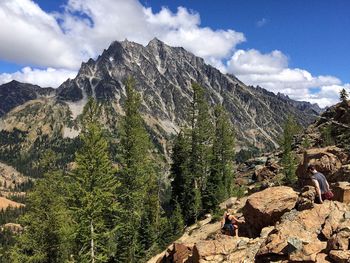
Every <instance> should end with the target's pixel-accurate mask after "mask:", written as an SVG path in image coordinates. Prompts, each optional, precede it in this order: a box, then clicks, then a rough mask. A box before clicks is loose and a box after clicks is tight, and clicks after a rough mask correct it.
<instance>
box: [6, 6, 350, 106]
mask: <svg viewBox="0 0 350 263" xmlns="http://www.w3.org/2000/svg"><path fill="white" fill-rule="evenodd" d="M180 6H181V7H183V8H180V9H179V7H180ZM18 10H20V11H18ZM28 10H29V11H28ZM1 11H2V12H3V13H1ZM4 14H6V18H7V19H8V20H9V22H8V25H6V24H5V25H3V26H2V27H3V30H1V28H0V37H1V40H4V39H5V38H6V36H8V35H9V34H10V35H11V37H12V33H13V35H14V36H13V40H11V41H5V43H4V42H3V41H2V42H3V46H5V45H7V46H5V47H3V48H1V47H0V82H1V81H2V82H5V80H10V79H13V78H18V79H19V80H26V81H28V80H31V81H32V82H37V83H38V84H41V85H43V84H47V85H51V86H57V85H59V83H60V82H61V81H62V79H64V78H66V77H74V74H75V73H76V71H77V69H78V68H79V65H80V63H81V60H86V59H87V58H88V57H90V56H91V57H94V56H97V55H98V54H99V53H100V52H101V51H102V49H103V48H106V47H107V46H108V45H109V43H110V42H111V41H112V40H114V39H115V40H123V39H124V38H128V39H130V40H133V41H136V42H140V43H142V44H147V42H148V41H149V40H150V39H151V38H152V37H154V36H156V37H158V38H160V39H161V40H163V41H165V42H166V43H167V44H169V45H174V46H184V47H185V48H186V49H188V50H189V51H191V52H193V53H195V54H196V55H199V56H202V57H204V58H205V60H206V61H207V63H210V64H212V65H214V66H216V67H218V68H219V69H220V70H222V71H223V72H228V73H233V74H235V75H237V76H238V77H239V78H241V79H242V80H243V81H244V82H246V83H247V84H251V85H260V86H262V87H264V88H266V89H269V90H271V91H273V92H275V93H277V92H283V93H285V94H288V95H289V96H291V97H292V98H295V99H298V100H301V99H305V100H308V101H310V102H317V103H319V104H320V105H321V106H327V105H330V104H332V103H335V102H336V99H337V93H338V91H339V89H341V88H343V87H345V88H346V89H348V88H349V87H350V85H349V84H348V83H349V82H350V67H349V61H350V51H349V47H350V34H349V33H348V30H349V28H350V1H348V0H333V1H330V0H308V1H302V0H294V1H287V0H285V1H277V0H274V1H272V0H265V1H260V0H255V1H253V0H233V1H224V0H222V1H219V0H217V1H211V0H201V1H199V0H187V1H185V0H167V1H160V0H140V1H137V0H113V1H112V0H100V1H97V0H85V1H84V0H74V1H72V0H71V1H69V2H68V1H67V0H50V1H46V0H35V1H32V0H3V1H1V2H0V19H1V15H3V16H4ZM126 15H127V16H126ZM142 15H144V16H145V17H144V19H145V20H144V21H142V19H141V18H140V17H141V16H142ZM86 18H89V19H88V20H87V19H86ZM129 19H130V20H129ZM17 21H21V22H22V23H24V24H27V25H30V27H28V28H26V27H27V25H23V26H22V27H21V26H13V25H14V24H16V25H17V24H18V25H21V23H19V22H17ZM55 21H56V22H55ZM57 21H59V23H58V22H57ZM10 22H12V24H11V23H10ZM89 23H90V24H89ZM5 27H7V30H6V28H5ZM10 27H13V30H11V28H10ZM118 27H120V28H123V30H122V29H120V28H118ZM103 30H105V32H102V31H103ZM1 31H4V32H1ZM59 31H61V32H59ZM21 34H22V35H23V34H24V35H25V36H26V37H27V38H25V37H23V38H21V37H20V35H21ZM45 34H46V35H45ZM27 39H30V40H27ZM35 39H38V41H36V40H35ZM53 39H56V41H53ZM39 40H42V42H40V41H39ZM27 41H28V43H26V42H27ZM211 41H212V43H210V42H211ZM208 42H209V43H208ZM12 43H16V44H14V45H12ZM40 43H42V46H41V48H42V49H43V50H41V49H40ZM81 43H84V44H81ZM201 43H206V45H204V46H203V45H201ZM46 44H47V45H46ZM77 45H82V46H81V48H77ZM37 46H38V47H37ZM27 49H28V51H27V53H26V52H25V51H26V50H27ZM36 52H37V53H38V54H36ZM53 53H54V55H52V54H53ZM23 68H25V69H24V70H23ZM50 79H54V81H52V83H51V82H50V81H49V80H50Z"/></svg>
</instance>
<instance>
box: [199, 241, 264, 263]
mask: <svg viewBox="0 0 350 263" xmlns="http://www.w3.org/2000/svg"><path fill="white" fill-rule="evenodd" d="M262 240H263V239H260V238H258V239H249V238H234V237H230V236H225V235H220V236H218V237H216V239H215V240H204V241H200V242H198V243H197V244H195V246H194V248H193V257H192V262H193V263H199V262H201V263H216V262H232V263H233V262H243V260H245V261H244V262H254V258H255V254H256V252H257V251H258V249H259V247H260V245H261V242H262Z"/></svg>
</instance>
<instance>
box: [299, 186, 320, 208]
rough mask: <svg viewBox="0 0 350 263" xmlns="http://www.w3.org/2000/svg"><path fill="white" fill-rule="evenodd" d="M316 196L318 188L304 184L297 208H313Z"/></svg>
mask: <svg viewBox="0 0 350 263" xmlns="http://www.w3.org/2000/svg"><path fill="white" fill-rule="evenodd" d="M315 197H316V189H315V187H313V186H310V185H307V186H304V187H303V189H302V190H301V193H300V195H299V197H298V200H297V204H296V208H297V210H298V211H302V210H306V209H311V208H313V207H314V200H315Z"/></svg>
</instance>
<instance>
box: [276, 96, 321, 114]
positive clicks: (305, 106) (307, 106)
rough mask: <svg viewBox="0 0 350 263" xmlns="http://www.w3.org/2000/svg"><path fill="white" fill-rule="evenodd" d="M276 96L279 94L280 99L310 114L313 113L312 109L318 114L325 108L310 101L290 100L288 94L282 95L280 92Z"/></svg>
mask: <svg viewBox="0 0 350 263" xmlns="http://www.w3.org/2000/svg"><path fill="white" fill-rule="evenodd" d="M277 96H279V97H280V98H281V99H283V100H285V101H286V102H287V103H289V104H290V105H292V106H294V107H296V108H298V109H299V110H302V111H305V112H309V113H311V114H312V113H313V112H312V111H314V113H316V114H317V115H319V114H321V113H322V112H324V110H325V109H323V108H320V106H318V104H317V103H310V102H307V101H297V100H292V99H291V98H289V96H288V95H284V94H282V93H277Z"/></svg>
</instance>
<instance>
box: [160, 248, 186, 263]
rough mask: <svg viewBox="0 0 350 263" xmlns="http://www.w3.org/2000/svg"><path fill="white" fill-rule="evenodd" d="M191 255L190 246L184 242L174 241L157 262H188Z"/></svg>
mask: <svg viewBox="0 0 350 263" xmlns="http://www.w3.org/2000/svg"><path fill="white" fill-rule="evenodd" d="M191 255H192V247H191V246H189V245H186V244H179V243H174V244H173V245H172V246H171V247H169V248H168V250H167V251H166V253H165V255H164V256H163V257H161V258H159V259H158V260H157V263H183V262H189V261H188V259H189V257H190V256H191Z"/></svg>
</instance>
